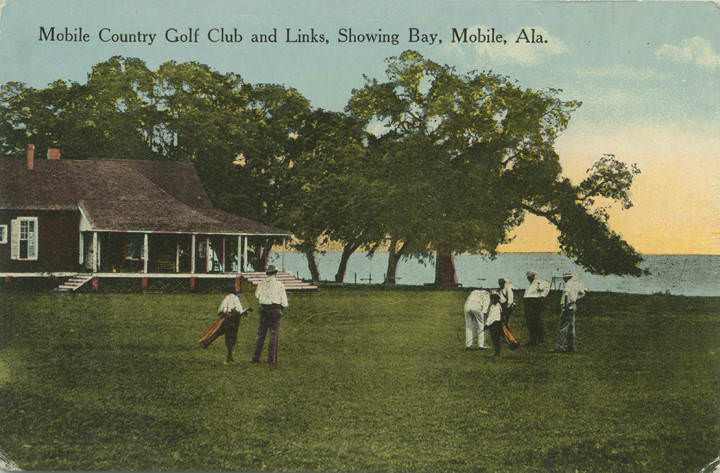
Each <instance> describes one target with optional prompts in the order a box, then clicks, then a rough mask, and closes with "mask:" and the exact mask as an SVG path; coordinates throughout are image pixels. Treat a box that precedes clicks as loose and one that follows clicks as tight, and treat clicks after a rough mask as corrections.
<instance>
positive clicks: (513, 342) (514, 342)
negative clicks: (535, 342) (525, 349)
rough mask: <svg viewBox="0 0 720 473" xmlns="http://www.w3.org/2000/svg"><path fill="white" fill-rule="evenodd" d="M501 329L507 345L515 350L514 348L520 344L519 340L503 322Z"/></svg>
mask: <svg viewBox="0 0 720 473" xmlns="http://www.w3.org/2000/svg"><path fill="white" fill-rule="evenodd" d="M502 329H503V335H504V338H505V343H507V344H508V347H509V348H510V349H511V350H515V349H516V348H518V347H519V346H520V342H519V341H518V339H517V338H516V337H515V335H514V334H513V333H512V332H511V331H510V329H509V328H508V326H507V325H505V324H503V326H502Z"/></svg>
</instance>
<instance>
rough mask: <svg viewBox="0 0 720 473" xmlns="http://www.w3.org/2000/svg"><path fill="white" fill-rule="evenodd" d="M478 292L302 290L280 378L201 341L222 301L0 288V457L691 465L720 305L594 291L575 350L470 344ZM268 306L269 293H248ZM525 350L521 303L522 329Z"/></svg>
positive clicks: (217, 464) (75, 466)
mask: <svg viewBox="0 0 720 473" xmlns="http://www.w3.org/2000/svg"><path fill="white" fill-rule="evenodd" d="M466 295H467V291H457V290H420V289H410V288H407V289H394V290H383V289H381V288H357V289H340V288H333V289H323V290H321V291H320V292H319V293H316V294H291V295H290V303H291V309H290V310H289V311H288V312H287V313H286V316H285V317H284V318H283V322H282V323H283V325H282V331H281V336H280V358H279V366H280V368H279V369H278V370H277V371H270V370H268V368H267V365H266V364H263V365H260V366H253V365H251V364H250V363H248V361H249V359H250V357H251V353H252V351H253V347H254V339H255V331H256V327H257V309H256V312H254V313H253V315H251V318H250V319H249V320H245V321H243V322H242V324H241V327H240V334H239V337H238V346H237V348H236V351H235V358H236V359H237V362H236V363H234V364H231V365H228V366H226V365H223V364H222V361H223V359H224V352H225V346H224V342H223V340H222V339H219V340H217V341H216V342H215V343H214V344H213V345H212V346H211V347H210V348H208V349H207V350H203V349H202V348H200V346H199V345H198V343H197V340H198V338H199V337H200V336H201V335H202V333H203V332H204V331H205V330H206V329H207V328H208V327H209V325H210V324H211V323H212V322H213V321H214V320H215V310H216V308H217V306H218V304H219V302H220V300H221V299H222V294H170V295H163V294H145V295H141V294H133V295H112V294H85V295H77V296H72V297H62V296H53V295H49V294H45V293H27V292H6V293H3V294H0V298H2V302H3V304H2V306H1V307H0V449H2V450H3V451H4V452H5V453H6V454H7V455H8V456H9V457H10V458H11V459H12V460H13V461H15V462H16V463H17V464H18V465H19V466H20V467H21V468H23V469H31V470H46V469H53V470H175V471H177V470H205V471H208V470H210V471H220V470H249V471H261V470H262V471H265V470H269V471H365V472H376V471H413V472H440V471H460V472H464V471H467V472H470V471H472V472H484V471H488V472H494V471H507V472H510V471H512V472H526V471H528V472H531V471H542V472H545V471H563V472H564V471H568V472H575V471H588V472H623V471H627V472H643V471H647V472H663V471H667V472H693V471H699V470H700V469H701V468H702V467H703V466H704V465H705V464H707V463H708V462H709V461H710V460H712V459H713V458H715V457H716V456H717V455H718V452H719V451H720V298H685V297H677V296H662V295H658V296H637V295H621V294H591V295H589V296H588V297H587V298H586V299H585V300H584V301H583V302H584V303H585V304H584V307H582V309H581V314H580V316H579V317H578V322H577V331H578V339H579V352H578V353H576V354H574V355H559V354H554V353H552V349H553V348H554V346H553V341H554V340H555V337H556V327H557V321H558V318H559V315H558V313H557V311H556V310H555V309H556V307H557V306H558V303H557V300H558V295H557V294H554V295H553V296H551V299H552V300H551V301H550V303H549V310H548V311H547V312H546V316H545V320H546V325H547V329H548V334H549V337H548V338H549V339H550V340H548V341H546V343H545V345H543V346H540V347H537V348H534V349H532V350H528V349H525V348H521V349H519V350H517V351H514V352H510V351H508V350H504V351H503V354H502V358H501V359H500V360H495V359H493V357H492V354H491V353H490V352H489V351H470V352H466V351H465V350H464V319H463V314H462V306H463V302H464V298H465V296H466ZM249 299H250V300H251V301H252V304H253V305H254V304H255V300H254V298H252V297H250V298H249ZM511 325H512V326H513V327H514V328H515V329H516V332H517V335H518V336H519V338H520V340H521V341H523V340H527V331H526V329H525V322H524V318H523V315H522V309H521V308H520V310H516V312H515V314H514V315H513V319H511Z"/></svg>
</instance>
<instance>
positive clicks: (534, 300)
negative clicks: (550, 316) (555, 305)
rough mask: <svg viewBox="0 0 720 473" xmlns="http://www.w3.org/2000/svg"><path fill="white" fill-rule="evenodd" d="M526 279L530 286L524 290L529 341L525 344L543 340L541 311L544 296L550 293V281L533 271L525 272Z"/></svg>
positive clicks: (543, 326)
mask: <svg viewBox="0 0 720 473" xmlns="http://www.w3.org/2000/svg"><path fill="white" fill-rule="evenodd" d="M526 276H527V280H528V282H529V283H530V286H529V287H528V288H527V289H526V290H525V294H524V296H523V299H524V300H525V320H526V321H527V328H528V332H530V341H529V342H528V344H527V346H533V345H535V344H537V343H542V342H543V341H544V340H545V325H544V324H543V320H542V312H543V309H544V307H545V298H546V297H547V296H548V294H550V283H548V282H547V281H544V280H542V279H540V276H539V275H538V273H536V272H535V271H528V272H527V275H526Z"/></svg>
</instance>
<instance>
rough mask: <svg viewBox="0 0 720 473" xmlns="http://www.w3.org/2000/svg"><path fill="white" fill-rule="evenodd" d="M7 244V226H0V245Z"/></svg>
mask: <svg viewBox="0 0 720 473" xmlns="http://www.w3.org/2000/svg"><path fill="white" fill-rule="evenodd" d="M3 243H7V225H0V244H3Z"/></svg>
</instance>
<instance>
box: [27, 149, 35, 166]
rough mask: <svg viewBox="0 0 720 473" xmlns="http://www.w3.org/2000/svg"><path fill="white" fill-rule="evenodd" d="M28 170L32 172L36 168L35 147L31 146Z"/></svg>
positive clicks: (28, 154) (28, 153)
mask: <svg viewBox="0 0 720 473" xmlns="http://www.w3.org/2000/svg"><path fill="white" fill-rule="evenodd" d="M27 168H28V171H32V170H33V169H34V168H35V145H33V144H29V145H28V147H27Z"/></svg>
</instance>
